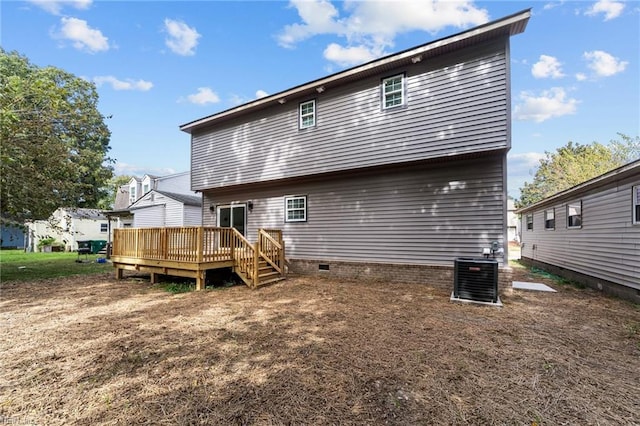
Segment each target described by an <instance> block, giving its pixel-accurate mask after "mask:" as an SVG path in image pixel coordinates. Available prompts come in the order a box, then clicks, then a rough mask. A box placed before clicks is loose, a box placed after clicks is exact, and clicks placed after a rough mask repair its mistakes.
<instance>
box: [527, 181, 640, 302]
mask: <svg viewBox="0 0 640 426" xmlns="http://www.w3.org/2000/svg"><path fill="white" fill-rule="evenodd" d="M633 185H640V177H638V176H637V175H636V176H635V177H632V178H627V179H625V180H622V181H617V182H614V183H611V184H609V185H608V186H606V187H604V188H602V189H599V190H598V191H597V192H590V193H585V194H579V193H578V194H573V195H572V198H567V199H563V200H561V201H558V202H556V203H555V204H554V205H553V206H549V207H540V208H539V209H536V210H535V211H534V212H533V215H534V216H533V231H527V229H526V222H525V220H526V219H525V217H526V214H527V213H523V215H522V242H523V243H524V246H523V247H522V257H526V258H529V259H535V260H538V261H541V262H545V263H548V264H551V265H555V266H559V267H562V268H566V269H570V270H573V271H576V272H579V273H582V274H585V275H589V276H592V277H595V278H599V279H603V280H607V281H610V282H613V283H617V284H621V285H625V286H629V287H631V288H635V289H640V226H639V225H633V222H632V193H631V188H632V186H633ZM580 200H581V201H582V227H581V228H577V229H567V209H566V205H567V204H568V203H572V202H574V201H576V202H577V201H580ZM552 207H554V208H555V215H556V227H555V230H545V229H544V211H545V210H546V209H549V208H552ZM534 246H535V249H534Z"/></svg>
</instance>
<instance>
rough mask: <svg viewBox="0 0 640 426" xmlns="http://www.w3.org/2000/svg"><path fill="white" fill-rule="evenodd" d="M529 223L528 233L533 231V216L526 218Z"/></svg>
mask: <svg viewBox="0 0 640 426" xmlns="http://www.w3.org/2000/svg"><path fill="white" fill-rule="evenodd" d="M526 221H527V231H533V214H528V215H527V216H526Z"/></svg>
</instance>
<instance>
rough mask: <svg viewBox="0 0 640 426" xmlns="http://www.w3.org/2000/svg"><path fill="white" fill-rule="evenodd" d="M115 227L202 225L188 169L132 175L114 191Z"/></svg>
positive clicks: (197, 197) (200, 208) (200, 201)
mask: <svg viewBox="0 0 640 426" xmlns="http://www.w3.org/2000/svg"><path fill="white" fill-rule="evenodd" d="M107 214H108V215H109V216H111V217H113V218H117V221H118V222H117V225H116V227H117V228H128V227H134V228H149V227H162V226H200V225H202V197H201V195H200V194H198V193H196V192H194V191H192V190H191V174H190V172H188V171H187V172H182V173H175V174H171V175H167V176H153V175H149V174H146V175H144V176H143V177H142V178H138V177H135V176H134V177H132V178H131V179H130V180H129V182H128V183H127V184H125V185H122V186H121V187H120V188H119V190H118V193H117V194H116V202H115V205H114V209H113V211H111V212H107Z"/></svg>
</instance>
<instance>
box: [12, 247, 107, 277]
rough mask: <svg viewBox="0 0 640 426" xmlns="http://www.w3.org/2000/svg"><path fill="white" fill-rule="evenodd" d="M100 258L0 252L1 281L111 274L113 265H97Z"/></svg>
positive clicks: (16, 251)
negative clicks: (79, 260)
mask: <svg viewBox="0 0 640 426" xmlns="http://www.w3.org/2000/svg"><path fill="white" fill-rule="evenodd" d="M99 257H104V256H100V255H88V256H87V257H86V258H85V256H84V255H82V256H80V259H81V260H82V262H76V260H77V259H78V254H77V253H25V252H23V251H21V250H1V251H0V281H1V282H6V281H30V280H35V279H42V278H54V277H64V276H68V275H88V274H99V273H102V272H111V271H112V270H113V266H112V265H111V264H110V263H96V259H97V258H99Z"/></svg>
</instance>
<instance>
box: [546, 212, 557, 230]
mask: <svg viewBox="0 0 640 426" xmlns="http://www.w3.org/2000/svg"><path fill="white" fill-rule="evenodd" d="M544 229H556V210H555V209H549V210H545V211H544Z"/></svg>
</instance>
